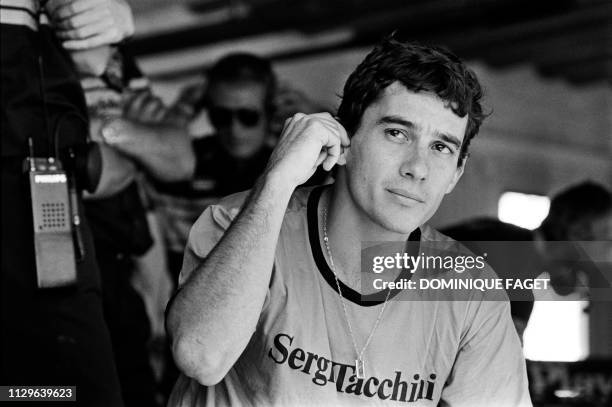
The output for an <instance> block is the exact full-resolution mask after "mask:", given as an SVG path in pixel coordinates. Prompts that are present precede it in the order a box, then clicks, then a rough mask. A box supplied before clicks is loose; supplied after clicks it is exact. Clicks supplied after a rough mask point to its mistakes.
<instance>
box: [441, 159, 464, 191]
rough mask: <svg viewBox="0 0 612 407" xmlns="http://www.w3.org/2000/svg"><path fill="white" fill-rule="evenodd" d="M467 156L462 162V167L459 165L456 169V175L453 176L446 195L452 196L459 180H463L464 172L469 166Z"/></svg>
mask: <svg viewBox="0 0 612 407" xmlns="http://www.w3.org/2000/svg"><path fill="white" fill-rule="evenodd" d="M467 159H468V158H467V155H466V156H465V158H464V159H463V161H462V162H461V165H459V166H458V167H457V168H455V173H454V174H453V179H452V180H451V182H450V184H448V187H447V188H446V194H450V193H451V192H452V191H453V189H455V185H457V182H459V180H460V179H461V176H462V175H463V172H464V171H465V166H466V164H467Z"/></svg>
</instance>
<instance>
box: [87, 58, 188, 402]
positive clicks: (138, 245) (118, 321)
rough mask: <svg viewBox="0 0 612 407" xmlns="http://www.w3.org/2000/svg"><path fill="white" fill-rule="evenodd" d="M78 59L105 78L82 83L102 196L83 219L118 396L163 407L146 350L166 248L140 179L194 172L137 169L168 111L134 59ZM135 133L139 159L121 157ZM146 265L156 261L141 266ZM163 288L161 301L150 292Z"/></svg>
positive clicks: (90, 199) (158, 308)
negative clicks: (94, 262) (100, 294)
mask: <svg viewBox="0 0 612 407" xmlns="http://www.w3.org/2000/svg"><path fill="white" fill-rule="evenodd" d="M78 57H79V58H80V59H81V60H83V61H84V60H89V61H90V62H91V65H94V62H98V63H99V61H102V64H101V66H102V69H103V70H100V72H92V73H91V74H89V75H84V76H83V77H82V79H81V84H82V86H83V89H84V91H85V97H86V102H87V106H88V110H89V115H90V118H91V126H90V136H91V139H92V141H93V142H94V143H96V144H97V145H98V146H99V149H100V151H101V160H100V166H101V167H102V168H103V171H102V173H103V174H104V176H103V177H101V182H100V186H103V187H104V188H103V189H100V188H99V190H97V191H94V192H93V193H91V194H87V195H86V197H85V215H86V217H87V218H88V219H89V221H90V224H91V229H92V233H93V237H94V245H95V249H96V258H97V261H98V265H99V267H100V273H101V277H102V289H103V306H104V316H105V319H106V322H107V324H108V327H109V331H110V334H111V340H112V344H113V351H114V356H115V363H116V366H117V372H118V374H119V382H120V385H121V390H122V396H123V400H124V402H125V404H126V406H140V405H147V406H156V405H161V404H160V402H161V401H162V400H161V397H159V396H158V397H157V398H156V388H157V386H156V380H155V376H154V372H153V369H152V366H151V363H150V349H151V345H152V343H153V339H154V338H155V337H159V336H162V335H163V328H162V324H161V323H160V322H158V321H159V319H160V318H161V316H162V315H163V309H164V308H165V305H166V302H167V300H168V299H169V296H170V289H171V287H170V284H169V276H168V273H167V264H166V261H165V250H164V249H163V246H161V245H163V240H162V238H161V235H160V233H159V227H158V225H157V223H156V218H155V216H154V213H153V211H152V209H153V208H152V207H151V204H150V202H149V201H148V200H147V197H146V195H145V191H144V189H143V185H142V182H143V176H145V175H147V176H156V175H157V174H163V175H161V176H162V177H163V178H164V179H168V178H169V179H176V178H177V177H178V178H180V177H184V178H188V177H189V176H190V175H191V172H190V170H189V169H188V168H187V169H186V170H184V171H183V172H181V170H182V169H183V168H185V167H182V166H181V165H180V164H179V165H177V164H175V163H174V162H173V163H172V166H168V165H158V167H161V168H158V167H155V165H156V163H158V162H160V161H162V160H163V159H164V157H165V155H163V154H158V156H157V157H156V158H155V159H154V161H152V163H150V164H149V166H148V168H149V169H151V168H152V169H154V170H156V171H152V170H148V168H147V166H146V165H141V162H142V160H141V161H138V160H137V157H140V156H143V155H146V154H150V153H151V151H147V146H150V145H152V144H154V143H156V142H158V141H157V140H158V138H159V134H158V130H159V127H160V126H161V125H162V122H163V120H164V115H165V113H166V110H167V109H166V108H165V106H164V105H163V103H162V102H161V101H160V100H159V99H158V98H156V97H155V96H154V95H152V93H151V89H150V87H149V83H148V81H147V79H146V78H145V77H144V76H143V75H142V73H141V72H140V70H139V69H138V66H137V65H136V62H135V61H134V60H133V58H131V57H130V56H129V55H128V54H127V53H126V52H125V51H124V50H123V48H122V47H105V48H98V49H96V50H95V52H90V53H88V54H86V55H79V56H78ZM118 125H120V126H122V131H125V132H127V133H126V134H123V136H121V135H119V134H118V131H119V130H118V129H117V128H116V127H117V126H118ZM128 125H129V126H130V127H129V128H126V127H127V126H128ZM137 131H139V132H140V133H141V136H140V137H141V138H143V140H141V141H140V142H139V151H137V152H136V153H135V154H134V155H132V156H130V155H129V154H127V153H125V152H123V150H126V147H125V145H126V144H128V143H127V142H121V141H120V140H121V138H120V139H119V141H118V140H117V138H118V137H123V139H132V138H134V139H136V138H137V136H138V135H137V134H136V132H137ZM173 140H176V138H175V137H174V138H166V140H165V141H164V143H165V144H166V145H167V148H172V147H174V148H175V149H176V151H177V154H178V153H179V152H180V151H181V149H180V146H178V145H177V143H173V142H172V141H173ZM127 150H128V151H129V149H127ZM154 153H157V151H155V152H154ZM175 158H176V157H175ZM180 158H181V160H184V161H187V159H188V157H185V158H184V157H180ZM151 160H153V158H151V159H150V161H151ZM170 168H172V171H169V169H170ZM100 191H102V192H100ZM155 232H156V233H155ZM149 258H154V259H155V261H154V262H151V261H146V260H145V259H149ZM164 282H166V283H165V284H164ZM145 287H146V290H145V289H143V288H145ZM160 287H161V288H162V289H165V293H159V292H155V291H157V290H159V289H160ZM137 289H139V290H137ZM139 291H140V292H139ZM152 291H154V292H152ZM153 294H160V295H157V296H154V295H153ZM156 322H157V323H156ZM152 328H153V330H152Z"/></svg>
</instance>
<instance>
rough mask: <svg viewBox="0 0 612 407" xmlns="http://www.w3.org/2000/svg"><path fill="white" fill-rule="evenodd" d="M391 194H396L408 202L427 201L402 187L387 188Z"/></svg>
mask: <svg viewBox="0 0 612 407" xmlns="http://www.w3.org/2000/svg"><path fill="white" fill-rule="evenodd" d="M387 191H389V192H390V193H391V194H393V195H395V196H396V197H397V198H399V199H400V200H401V201H404V202H406V203H425V200H424V199H423V198H421V196H420V195H418V194H415V193H413V192H410V191H407V190H405V189H401V188H387Z"/></svg>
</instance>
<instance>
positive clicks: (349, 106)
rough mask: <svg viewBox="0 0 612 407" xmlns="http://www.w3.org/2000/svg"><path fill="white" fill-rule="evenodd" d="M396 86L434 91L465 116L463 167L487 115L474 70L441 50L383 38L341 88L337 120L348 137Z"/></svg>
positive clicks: (460, 157)
mask: <svg viewBox="0 0 612 407" xmlns="http://www.w3.org/2000/svg"><path fill="white" fill-rule="evenodd" d="M394 82H399V83H401V84H402V85H404V86H405V87H406V89H408V90H410V91H412V92H421V91H424V92H432V93H435V94H436V95H438V97H440V98H441V99H442V100H444V101H446V102H447V105H448V107H450V108H451V109H452V111H453V112H454V113H455V114H456V115H458V116H459V117H465V115H466V114H467V115H468V123H467V128H466V131H465V137H464V140H463V145H462V146H461V151H460V154H459V160H458V165H461V164H462V163H463V160H464V159H465V157H466V156H467V150H468V146H469V145H470V141H471V139H472V138H473V137H474V136H475V135H476V134H477V133H478V129H479V128H480V125H481V123H482V121H483V120H484V118H485V117H486V115H485V114H484V113H483V110H482V106H481V104H480V100H481V98H482V94H483V92H482V87H481V86H480V83H479V82H478V79H477V78H476V75H475V74H474V72H473V71H472V70H470V69H468V68H467V67H466V66H465V64H464V63H463V62H462V61H461V60H460V59H459V58H457V56H455V55H454V54H453V53H451V52H450V51H448V50H446V49H444V48H440V47H432V46H425V45H421V44H418V43H402V42H400V41H397V40H395V39H394V38H392V37H388V38H385V39H384V40H383V41H382V42H381V43H380V44H378V45H377V46H376V47H375V48H374V49H373V50H372V51H371V52H370V53H369V54H368V55H367V56H366V58H365V59H364V60H363V62H361V64H359V66H357V68H356V69H355V71H353V73H352V74H351V75H350V76H349V78H348V80H347V81H346V84H345V85H344V92H343V95H342V102H341V104H340V107H339V108H338V118H339V120H340V122H341V123H342V125H343V126H344V127H345V128H346V130H347V132H348V133H349V135H350V136H352V135H353V134H354V133H355V132H356V131H357V129H358V128H359V125H360V122H361V117H362V116H363V113H364V112H365V110H366V109H367V108H368V106H370V105H371V104H372V103H374V102H375V101H376V100H377V99H378V98H379V97H380V96H381V95H382V93H383V91H384V90H385V89H386V88H387V87H388V86H389V85H391V84H392V83H394Z"/></svg>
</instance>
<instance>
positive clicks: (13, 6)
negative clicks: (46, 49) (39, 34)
mask: <svg viewBox="0 0 612 407" xmlns="http://www.w3.org/2000/svg"><path fill="white" fill-rule="evenodd" d="M39 8H40V4H39V2H38V1H37V0H0V24H11V25H22V26H26V27H28V28H30V29H31V30H34V31H37V30H38V25H39V24H49V18H48V17H47V15H46V14H43V13H44V10H43V13H41V14H40V20H39V18H38V13H39Z"/></svg>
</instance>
